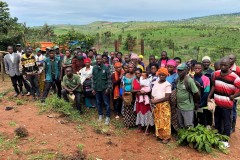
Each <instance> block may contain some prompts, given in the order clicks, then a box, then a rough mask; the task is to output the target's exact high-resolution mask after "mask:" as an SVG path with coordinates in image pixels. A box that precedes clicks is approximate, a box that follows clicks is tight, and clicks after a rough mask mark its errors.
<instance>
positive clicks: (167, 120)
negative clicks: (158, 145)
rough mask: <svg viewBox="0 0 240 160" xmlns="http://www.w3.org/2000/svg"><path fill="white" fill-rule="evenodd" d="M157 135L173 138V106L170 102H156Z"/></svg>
mask: <svg viewBox="0 0 240 160" xmlns="http://www.w3.org/2000/svg"><path fill="white" fill-rule="evenodd" d="M154 122H155V129H156V133H155V134H156V136H157V137H158V138H160V139H170V138H171V108H170V104H169V102H162V103H158V104H156V108H155V109H154Z"/></svg>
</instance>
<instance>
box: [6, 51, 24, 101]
mask: <svg viewBox="0 0 240 160" xmlns="http://www.w3.org/2000/svg"><path fill="white" fill-rule="evenodd" d="M7 51H8V54H7V55H5V56H4V65H5V71H6V74H8V75H9V76H10V78H11V81H12V85H13V87H14V90H15V92H16V94H15V95H14V97H17V96H18V95H19V93H21V94H22V95H23V90H22V86H23V84H22V76H21V74H20V71H19V64H20V61H21V59H20V56H19V55H18V54H16V53H14V52H13V47H12V46H8V47H7ZM18 87H19V88H18Z"/></svg>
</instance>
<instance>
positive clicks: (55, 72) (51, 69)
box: [41, 49, 62, 103]
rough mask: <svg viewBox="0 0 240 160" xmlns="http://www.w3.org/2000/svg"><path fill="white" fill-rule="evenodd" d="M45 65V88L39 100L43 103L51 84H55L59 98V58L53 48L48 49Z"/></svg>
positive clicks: (60, 88)
mask: <svg viewBox="0 0 240 160" xmlns="http://www.w3.org/2000/svg"><path fill="white" fill-rule="evenodd" d="M44 66H45V88H44V91H43V95H42V98H41V102H42V103H44V102H45V99H46V98H47V96H48V93H49V91H50V88H51V87H52V86H53V85H56V86H57V95H58V97H59V98H61V90H62V86H61V81H60V71H61V60H60V57H59V56H55V51H54V50H53V49H50V50H49V57H47V58H45V59H44Z"/></svg>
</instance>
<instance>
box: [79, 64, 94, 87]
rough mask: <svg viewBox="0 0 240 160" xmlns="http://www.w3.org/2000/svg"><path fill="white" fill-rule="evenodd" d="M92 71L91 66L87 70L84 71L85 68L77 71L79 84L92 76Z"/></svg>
mask: <svg viewBox="0 0 240 160" xmlns="http://www.w3.org/2000/svg"><path fill="white" fill-rule="evenodd" d="M92 70H93V66H90V69H89V70H86V67H84V68H82V69H81V70H80V71H79V74H80V80H81V84H83V82H84V81H85V80H86V78H88V77H89V76H91V75H92Z"/></svg>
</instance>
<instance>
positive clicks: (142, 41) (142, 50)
mask: <svg viewBox="0 0 240 160" xmlns="http://www.w3.org/2000/svg"><path fill="white" fill-rule="evenodd" d="M141 54H142V55H143V56H144V40H143V39H141Z"/></svg>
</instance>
